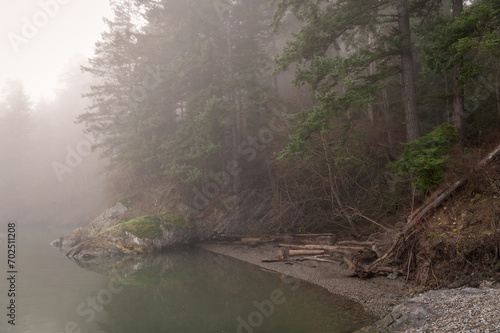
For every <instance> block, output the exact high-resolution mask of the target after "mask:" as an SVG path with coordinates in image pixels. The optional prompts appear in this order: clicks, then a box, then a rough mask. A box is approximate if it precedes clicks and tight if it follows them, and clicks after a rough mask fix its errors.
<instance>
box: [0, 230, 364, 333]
mask: <svg viewBox="0 0 500 333" xmlns="http://www.w3.org/2000/svg"><path fill="white" fill-rule="evenodd" d="M18 228H19V229H20V230H19V241H18V242H19V243H18V246H19V252H20V253H19V254H18V258H17V260H18V263H19V264H18V270H19V273H18V281H17V289H18V297H17V319H16V326H15V327H14V326H12V325H8V324H7V320H8V318H7V317H6V314H2V316H1V317H0V318H2V320H1V322H0V331H1V332H15V333H63V332H64V333H66V332H71V333H97V332H102V333H104V332H106V333H129V332H130V333H149V332H154V333H162V332H165V333H167V332H169V333H202V332H206V333H216V332H217V333H222V332H227V333H229V332H237V333H238V332H242V333H251V332H255V333H257V332H262V333H271V332H272V333H307V332H310V333H322V332H329V333H332V332H352V331H354V330H356V329H358V328H360V327H362V326H366V325H368V324H370V323H371V322H373V321H374V318H372V317H370V316H368V315H366V314H365V313H364V312H363V311H362V310H361V309H360V307H359V306H357V305H356V304H354V303H352V302H350V301H348V300H346V299H344V298H341V297H335V296H332V295H330V294H329V293H327V292H326V291H325V290H324V289H322V288H319V287H316V286H312V285H310V284H307V283H305V282H303V281H298V280H294V279H291V278H287V277H285V276H282V275H279V274H274V273H270V272H266V271H263V270H261V269H260V268H258V267H256V266H254V265H251V264H246V263H243V262H240V261H238V260H234V259H231V258H226V257H223V256H220V255H215V254H212V253H209V252H205V251H202V250H195V249H193V250H186V251H182V252H175V253H169V254H163V255H157V256H154V257H148V258H135V259H133V258H132V259H128V260H127V259H126V260H121V261H114V262H107V263H101V264H94V265H87V266H86V267H82V266H80V265H77V264H76V263H74V262H72V261H71V260H69V259H68V258H66V257H65V256H64V255H63V254H62V253H60V252H58V251H57V250H56V249H54V248H52V247H50V246H49V245H48V244H49V242H50V241H51V240H53V239H54V238H56V236H57V233H61V231H56V232H54V231H52V232H51V231H40V230H28V229H26V230H25V229H24V228H22V226H19V227H18ZM0 247H1V248H2V249H1V250H0V254H2V255H3V256H4V257H5V249H4V247H6V243H5V240H2V243H0ZM0 260H2V262H3V261H5V260H4V259H3V258H2V259H0ZM0 267H1V269H2V271H3V272H5V271H6V265H5V264H4V263H2V264H1V265H0ZM3 274H4V275H6V273H3ZM2 280H3V281H2V283H1V284H0V286H1V288H2V291H1V292H0V304H1V308H2V309H6V305H7V296H6V290H7V285H6V278H5V279H2ZM4 312H5V313H6V310H4Z"/></svg>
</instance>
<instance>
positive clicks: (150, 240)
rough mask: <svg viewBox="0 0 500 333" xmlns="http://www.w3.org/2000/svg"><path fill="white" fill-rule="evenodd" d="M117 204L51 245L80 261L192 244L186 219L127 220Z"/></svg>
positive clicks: (167, 214)
mask: <svg viewBox="0 0 500 333" xmlns="http://www.w3.org/2000/svg"><path fill="white" fill-rule="evenodd" d="M126 211H127V208H126V207H125V206H124V205H123V204H121V203H117V204H115V205H114V206H113V207H111V208H109V209H108V210H106V211H105V212H104V213H102V214H101V215H99V216H98V217H97V218H96V219H95V220H94V221H92V222H91V223H90V224H89V225H87V226H86V227H83V228H78V229H75V230H74V231H73V232H71V233H69V234H68V235H66V236H63V237H61V238H60V239H58V240H56V241H54V242H52V243H51V244H53V245H54V246H56V247H59V248H61V249H63V250H66V251H67V252H66V255H67V256H68V257H71V258H73V259H75V260H77V261H89V260H96V259H98V258H109V257H116V256H123V255H131V254H132V255H133V254H142V253H149V252H155V251H160V250H163V249H166V248H174V247H179V246H185V245H189V243H190V242H191V241H192V240H193V233H192V232H191V229H190V228H189V223H188V222H189V221H188V219H187V218H185V217H183V216H181V215H178V214H174V213H171V212H164V213H161V214H157V215H150V216H141V217H136V218H133V219H129V220H125V219H122V216H123V215H124V214H125V212H126Z"/></svg>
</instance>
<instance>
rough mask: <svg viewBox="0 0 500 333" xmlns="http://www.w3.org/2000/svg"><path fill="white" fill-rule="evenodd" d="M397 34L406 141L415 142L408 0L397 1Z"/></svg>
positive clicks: (415, 102)
mask: <svg viewBox="0 0 500 333" xmlns="http://www.w3.org/2000/svg"><path fill="white" fill-rule="evenodd" d="M397 6H398V23H399V33H400V34H401V67H402V71H401V79H402V83H403V104H404V109H405V118H406V140H407V141H408V142H411V141H415V140H417V139H418V137H419V136H420V127H419V124H418V113H417V97H416V92H415V91H416V88H415V70H414V68H413V55H412V51H411V34H410V14H409V12H408V0H397Z"/></svg>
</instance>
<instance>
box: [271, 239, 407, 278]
mask: <svg viewBox="0 0 500 333" xmlns="http://www.w3.org/2000/svg"><path fill="white" fill-rule="evenodd" d="M278 246H279V247H280V248H281V250H280V251H279V254H278V258H277V259H263V260H262V261H263V262H283V261H284V262H298V263H303V262H304V261H319V262H329V263H337V264H339V263H345V264H346V265H347V268H348V269H349V271H350V272H351V275H352V276H358V277H361V278H368V277H372V276H374V275H377V274H398V273H400V272H399V271H398V270H397V269H396V268H393V267H385V266H384V267H382V266H379V267H376V268H373V269H368V265H369V263H371V262H373V261H375V260H376V259H377V258H378V255H377V252H378V251H375V250H376V249H377V245H376V244H375V243H374V242H360V241H354V240H353V241H341V242H336V243H335V245H325V244H304V245H302V244H284V243H279V244H278Z"/></svg>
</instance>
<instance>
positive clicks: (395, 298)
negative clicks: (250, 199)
mask: <svg viewBox="0 0 500 333" xmlns="http://www.w3.org/2000/svg"><path fill="white" fill-rule="evenodd" d="M198 247H200V248H202V249H205V250H208V251H211V252H215V253H219V254H223V255H226V256H229V257H233V258H236V259H240V260H243V261H246V262H249V263H252V264H255V265H258V266H260V267H263V268H265V269H269V270H272V271H276V272H279V273H283V274H286V275H289V276H292V277H295V278H299V279H302V280H305V281H308V282H311V283H314V284H317V285H319V286H321V287H323V288H325V289H327V290H328V291H329V292H331V293H333V294H337V295H342V296H345V297H347V298H349V299H351V300H353V301H355V302H358V303H360V304H361V305H362V306H363V307H364V308H365V310H366V311H367V312H369V313H371V314H372V315H374V316H376V317H379V318H382V317H383V316H385V315H386V314H388V313H389V312H390V311H391V310H392V309H393V308H394V306H396V305H397V304H400V303H401V302H402V301H404V300H405V299H406V298H407V296H409V295H410V293H411V292H412V287H411V286H408V285H405V280H404V277H398V278H397V279H396V280H390V279H388V278H387V277H384V276H379V277H375V278H372V279H368V280H362V279H359V278H356V277H350V276H349V272H348V271H347V269H346V268H345V267H343V265H340V264H337V263H327V262H312V261H308V262H307V263H308V265H311V264H312V265H315V266H316V267H315V268H313V267H309V266H306V265H301V264H294V265H289V264H286V263H284V262H277V263H263V262H262V261H261V260H262V259H275V258H276V257H277V255H278V251H279V248H278V247H276V245H274V244H265V245H260V246H258V247H255V248H251V247H249V246H247V245H238V244H225V243H203V244H199V245H198Z"/></svg>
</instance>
